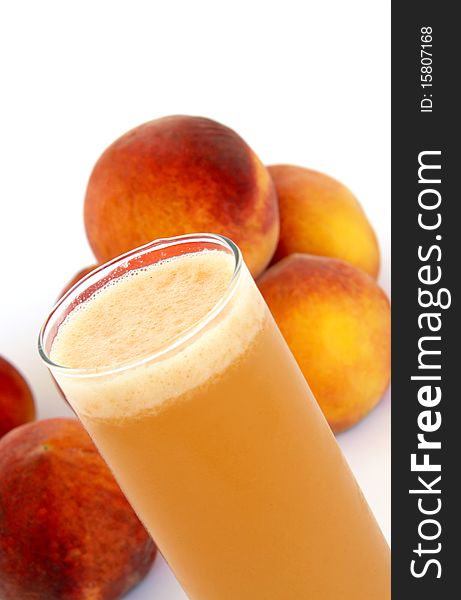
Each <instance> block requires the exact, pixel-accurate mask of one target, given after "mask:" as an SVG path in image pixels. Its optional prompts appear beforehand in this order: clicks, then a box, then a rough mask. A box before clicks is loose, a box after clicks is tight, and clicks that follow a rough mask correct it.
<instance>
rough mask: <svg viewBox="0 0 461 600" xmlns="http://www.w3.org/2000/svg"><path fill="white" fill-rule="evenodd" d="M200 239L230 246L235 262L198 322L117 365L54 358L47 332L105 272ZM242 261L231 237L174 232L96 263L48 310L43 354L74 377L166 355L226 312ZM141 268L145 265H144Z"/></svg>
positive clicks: (59, 370) (97, 374)
mask: <svg viewBox="0 0 461 600" xmlns="http://www.w3.org/2000/svg"><path fill="white" fill-rule="evenodd" d="M200 242H203V243H216V244H217V245H218V246H222V247H223V248H227V249H228V250H230V253H231V254H232V256H233V258H234V261H235V263H234V270H233V272H232V275H231V277H230V279H229V282H228V284H227V286H226V289H225V290H224V292H223V294H222V296H221V298H219V300H218V301H217V302H216V304H215V305H214V306H213V307H212V308H211V309H210V310H209V311H208V312H207V313H206V314H205V315H204V316H203V317H202V318H201V319H199V320H198V321H197V322H196V323H194V324H193V325H191V326H190V327H188V328H186V329H185V330H184V331H182V332H181V333H179V334H178V335H177V336H175V337H174V338H173V339H171V340H169V341H167V342H166V343H164V344H163V345H161V346H160V347H159V348H157V349H156V350H155V351H153V352H151V353H149V354H146V355H143V356H140V357H136V358H134V359H131V360H125V361H123V362H121V363H117V364H115V365H103V366H99V367H68V366H65V365H60V364H58V363H55V362H54V361H53V360H51V358H50V356H49V351H47V350H46V349H45V346H46V343H45V340H46V335H47V333H48V329H49V327H51V326H52V325H54V318H55V317H56V316H57V315H58V314H62V311H63V310H65V309H66V308H68V307H69V306H70V305H71V303H72V301H73V300H75V299H76V298H78V297H79V295H80V294H81V293H82V292H83V291H84V290H87V289H88V288H89V287H90V286H91V285H92V284H95V283H97V281H100V280H101V279H102V278H103V276H104V275H107V274H108V273H110V272H112V271H113V270H114V269H116V268H117V266H120V265H122V264H123V263H126V262H127V261H128V260H129V259H134V258H136V257H140V256H142V255H144V254H146V253H148V252H154V251H155V250H158V251H161V250H163V249H165V248H169V247H171V246H178V245H180V244H185V243H200ZM193 252H194V251H193V250H192V251H191V252H190V253H193ZM186 254H187V253H186ZM172 258H174V257H172ZM162 260H166V259H160V260H158V261H157V262H161V261H162ZM242 263H243V259H242V253H241V251H240V249H239V247H238V246H237V245H236V244H235V243H234V242H233V241H232V240H231V239H229V238H227V237H225V236H223V235H220V234H216V233H191V234H185V235H178V236H173V237H169V238H159V239H156V240H153V241H151V242H148V243H147V244H144V245H143V246H139V247H137V248H134V249H133V250H130V251H128V252H125V253H124V254H120V255H119V256H117V257H115V258H113V259H111V260H110V261H108V262H106V263H104V264H102V265H98V266H97V267H95V268H94V269H93V270H92V271H90V272H89V273H87V274H86V275H85V276H84V277H82V278H81V279H79V281H77V282H76V283H75V284H74V285H73V286H72V287H71V288H70V289H69V290H68V291H67V292H66V293H65V294H64V295H63V296H62V297H61V298H59V300H58V301H57V302H56V304H55V305H54V306H53V308H52V309H51V310H50V312H49V313H48V315H47V317H46V319H45V321H44V323H43V325H42V326H41V328H40V332H39V336H38V351H39V355H40V357H41V359H42V360H43V362H44V363H45V364H46V365H47V366H48V368H49V369H50V370H51V372H52V373H60V374H63V375H66V376H68V377H73V378H74V377H75V378H79V377H82V378H84V377H101V376H106V375H112V374H116V373H120V372H123V371H127V370H129V369H132V368H135V367H138V366H141V365H143V364H147V363H150V362H152V361H155V360H157V359H159V358H161V357H162V356H164V355H165V354H168V353H169V352H171V351H172V350H175V349H177V348H179V347H180V346H182V345H183V344H184V343H186V342H187V341H189V340H190V339H191V338H193V337H194V336H196V335H197V334H198V333H199V332H200V331H202V330H203V329H204V328H205V327H206V326H207V325H208V324H209V323H211V322H212V321H213V320H214V319H215V318H216V317H217V316H218V315H219V314H220V313H221V312H222V310H224V308H225V307H226V306H227V304H228V303H229V301H230V299H231V298H232V296H233V294H234V291H235V288H236V285H237V281H238V279H239V275H240V273H241V270H242ZM151 264H155V262H152V263H151ZM144 266H149V265H144ZM138 268H142V266H140V267H138ZM133 270H135V269H133ZM128 271H129V269H128V268H127V271H126V272H128ZM102 287H104V286H102ZM70 312H71V311H70ZM69 314H70V313H69ZM63 320H64V319H63ZM61 323H62V321H61ZM61 323H60V324H61Z"/></svg>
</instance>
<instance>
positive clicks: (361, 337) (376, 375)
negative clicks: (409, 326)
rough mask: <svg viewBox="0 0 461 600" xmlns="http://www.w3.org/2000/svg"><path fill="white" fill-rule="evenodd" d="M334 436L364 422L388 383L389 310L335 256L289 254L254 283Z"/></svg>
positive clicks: (366, 279) (371, 284)
mask: <svg viewBox="0 0 461 600" xmlns="http://www.w3.org/2000/svg"><path fill="white" fill-rule="evenodd" d="M258 286H259V289H260V290H261V292H262V294H263V296H264V298H265V300H266V302H267V304H268V305H269V308H270V310H271V312H272V314H273V316H274V318H275V320H276V322H277V324H278V326H279V327H280V330H281V331H282V334H283V335H284V337H285V339H286V341H287V343H288V345H289V347H290V348H291V351H292V352H293V354H294V356H295V358H296V360H297V361H298V364H299V366H300V368H301V370H302V372H303V373H304V376H305V377H306V379H307V381H308V383H309V385H310V387H311V389H312V391H313V393H314V396H315V397H316V399H317V401H318V403H319V405H320V407H321V408H322V410H323V413H324V415H325V417H326V418H327V420H328V422H329V424H330V426H331V428H332V429H333V431H334V432H340V431H342V430H344V429H346V428H348V427H350V426H351V425H353V424H354V423H356V422H357V421H359V420H360V419H361V418H362V417H364V416H365V415H366V414H367V413H368V412H369V411H370V410H371V409H372V408H373V407H374V406H375V405H376V404H377V402H378V401H379V400H380V398H381V397H382V395H383V393H384V391H385V390H386V388H387V386H388V383H389V377H390V307H389V301H388V299H387V297H386V295H385V294H384V292H383V291H382V290H381V288H380V287H379V286H378V285H377V283H376V282H375V280H374V279H373V278H371V277H370V276H369V275H367V274H366V273H364V272H363V271H361V270H359V269H356V268H355V267H353V266H352V265H350V264H348V263H346V262H344V261H341V260H338V259H333V258H324V257H318V256H309V255H306V254H292V255H291V256H289V257H287V258H284V259H283V260H281V261H280V262H278V263H277V264H275V265H274V266H273V267H271V268H270V269H268V270H267V271H266V272H265V273H264V274H263V276H262V277H261V278H260V279H259V281H258Z"/></svg>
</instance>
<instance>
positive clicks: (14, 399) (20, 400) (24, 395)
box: [0, 356, 35, 438]
mask: <svg viewBox="0 0 461 600" xmlns="http://www.w3.org/2000/svg"><path fill="white" fill-rule="evenodd" d="M34 419H35V403H34V398H33V396H32V392H31V391H30V388H29V385H28V384H27V381H26V380H25V379H24V377H23V376H22V375H21V373H20V372H19V371H18V370H17V369H16V367H14V366H13V365H12V364H11V363H10V362H8V361H7V360H6V359H5V358H3V357H2V356H0V438H1V437H2V436H3V435H5V434H6V433H8V431H10V430H11V429H14V428H15V427H18V426H19V425H23V424H24V423H28V422H29V421H33V420H34Z"/></svg>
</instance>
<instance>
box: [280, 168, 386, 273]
mask: <svg viewBox="0 0 461 600" xmlns="http://www.w3.org/2000/svg"><path fill="white" fill-rule="evenodd" d="M268 169H269V172H270V174H271V176H272V179H273V180H274V183H275V187H276V190H277V194H278V198H279V210H280V240H279V244H278V246H277V250H276V252H275V256H274V259H273V262H277V261H278V260H280V259H281V258H283V257H285V256H288V255H289V254H292V253H295V252H304V253H306V254H315V255H319V256H331V257H333V258H340V259H342V260H345V261H347V262H350V263H351V264H352V265H354V266H356V267H358V268H359V269H362V270H363V271H365V272H366V273H368V274H369V275H371V276H372V277H377V275H378V272H379V263H380V258H379V247H378V242H377V239H376V235H375V233H374V231H373V229H372V227H371V225H370V223H369V221H368V219H367V217H366V215H365V213H364V211H363V209H362V207H361V206H360V204H359V202H358V200H357V199H356V197H355V196H354V195H353V194H352V192H351V191H350V190H349V189H348V188H347V187H346V186H344V185H343V184H342V183H340V182H339V181H336V180H335V179H333V178H331V177H329V176H328V175H324V174H323V173H319V172H318V171H312V170H311V169H305V168H303V167H296V166H293V165H272V166H269V167H268Z"/></svg>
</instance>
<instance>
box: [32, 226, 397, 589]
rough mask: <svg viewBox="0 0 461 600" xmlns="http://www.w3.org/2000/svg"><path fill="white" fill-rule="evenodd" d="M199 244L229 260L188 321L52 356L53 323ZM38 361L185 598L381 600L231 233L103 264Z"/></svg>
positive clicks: (374, 544) (369, 548)
mask: <svg viewBox="0 0 461 600" xmlns="http://www.w3.org/2000/svg"><path fill="white" fill-rule="evenodd" d="M205 250H216V251H218V252H224V253H227V255H229V256H230V257H231V258H232V260H233V261H234V263H233V274H232V276H231V277H230V278H229V282H228V285H227V288H226V291H225V293H224V294H223V296H222V297H221V298H220V299H219V301H218V302H217V304H216V305H215V306H214V307H213V308H212V309H211V310H209V311H208V313H207V314H206V315H205V317H203V318H201V319H200V320H199V322H197V323H195V324H194V325H193V326H191V327H189V328H187V330H186V331H183V332H180V333H179V334H178V335H177V336H176V337H175V338H174V340H170V341H169V342H168V343H167V344H165V345H163V346H161V347H153V348H151V351H150V352H149V353H148V354H145V355H142V356H137V357H136V358H135V359H133V360H130V361H128V362H124V363H122V364H117V365H115V366H110V365H109V366H104V367H103V368H101V367H89V368H79V369H76V368H69V367H66V365H58V364H54V363H53V362H52V360H51V359H50V350H51V348H52V345H53V341H54V339H55V336H56V334H57V332H58V330H59V328H60V326H61V325H62V323H63V322H64V321H65V320H66V319H68V318H71V317H72V313H73V311H74V310H76V309H77V308H78V307H79V306H80V305H81V304H82V303H86V302H91V301H92V299H93V298H94V296H95V294H97V293H98V292H99V291H100V290H101V289H103V288H105V287H107V284H108V283H109V282H111V285H117V282H118V280H119V278H120V277H122V276H124V281H126V279H127V274H128V275H129V274H130V273H135V272H136V271H137V270H138V269H145V268H146V266H148V265H157V266H156V267H155V268H160V267H161V265H162V264H164V262H162V261H165V259H172V258H174V260H182V258H183V257H184V256H185V255H191V254H193V253H198V252H204V251H205ZM135 280H136V278H133V281H135ZM133 289H134V288H133ZM155 292H156V290H155V289H152V294H155ZM101 297H102V296H101ZM171 301H172V303H173V302H174V292H173V291H172V298H171ZM190 302H191V303H193V302H194V297H191V298H190ZM139 327H142V318H141V322H140V323H139ZM132 333H133V335H136V332H135V331H134V332H132ZM126 343H127V344H129V343H130V342H129V340H127V341H126ZM40 353H41V356H42V358H43V359H44V360H45V362H46V363H47V365H48V367H49V369H50V370H51V372H52V374H53V375H54V377H55V378H56V380H57V381H58V383H59V385H60V387H61V388H62V390H63V392H64V394H65V396H66V398H67V399H68V401H69V403H70V404H71V406H72V407H73V409H74V410H75V412H76V413H77V415H78V416H79V418H80V419H81V421H82V423H83V425H84V426H85V427H86V429H87V430H88V432H89V433H90V435H91V437H92V438H93V440H94V442H95V443H96V445H97V446H98V448H99V450H100V452H101V453H102V455H103V457H104V458H105V460H106V461H107V463H108V465H109V466H110V468H111V470H112V471H113V473H114V475H115V477H116V478H117V480H118V482H119V484H120V486H121V488H122V489H123V491H124V493H125V494H126V496H127V498H128V500H129V501H130V503H131V504H132V506H133V508H134V510H135V511H136V512H137V514H138V515H139V517H140V519H141V520H142V521H143V522H144V524H145V526H146V528H147V529H148V530H149V532H150V533H151V534H152V536H153V538H154V540H155V541H156V543H157V545H158V547H159V549H160V551H161V552H162V554H163V555H164V557H165V558H166V560H167V561H168V563H169V564H170V566H171V568H172V569H173V571H174V573H175V574H176V576H177V578H178V580H179V581H180V583H181V584H182V586H183V587H184V590H185V591H186V593H187V594H188V596H189V598H190V599H191V600H310V599H312V600H314V599H315V600H349V599H350V600H361V599H363V600H387V599H388V598H389V597H390V582H389V581H390V564H389V548H388V546H387V544H386V542H385V540H384V538H383V536H382V533H381V531H380V529H379V527H378V525H377V523H376V521H375V519H374V517H373V515H372V513H371V511H370V509H369V507H368V506H367V503H366V501H365V499H364V497H363V495H362V493H361V491H360V489H359V487H358V485H357V483H356V481H355V479H354V476H353V475H352V473H351V471H350V469H349V467H348V465H347V463H346V461H345V459H344V457H343V455H342V453H341V451H340V449H339V447H338V445H337V443H336V440H335V438H334V436H333V435H332V433H331V431H330V428H329V427H328V425H327V423H326V421H325V419H324V417H323V415H322V413H321V411H320V409H319V407H318V405H317V403H316V401H315V399H314V398H313V396H312V393H311V392H310V390H309V387H308V385H307V384H306V381H305V379H304V376H303V375H302V373H301V371H300V370H299V368H298V366H297V364H296V361H295V360H294V358H293V356H292V354H291V352H290V351H289V349H288V347H287V345H286V343H285V341H284V339H283V337H282V335H281V334H280V331H279V329H278V328H277V326H276V324H275V322H274V320H273V319H272V316H271V314H270V312H269V310H268V309H267V306H266V305H265V303H264V301H263V299H262V297H261V295H260V294H259V291H258V289H257V287H256V285H255V284H254V282H253V279H252V277H251V275H250V274H249V272H248V270H247V268H246V266H245V264H244V263H243V262H242V258H241V255H240V252H239V250H238V248H237V247H236V246H235V245H234V244H233V243H232V242H231V241H230V240H227V239H225V238H223V237H220V236H217V235H211V234H203V235H198V234H197V235H189V236H181V237H177V238H171V239H167V240H158V241H155V242H152V243H151V244H148V245H146V246H143V247H142V248H139V249H137V250H134V251H132V252H130V253H127V254H125V255H123V256H121V257H119V258H117V259H115V260H113V261H112V262H110V263H108V264H106V265H104V266H102V267H99V268H98V269H96V270H95V271H93V272H92V273H91V274H90V275H88V276H86V277H85V278H84V279H83V280H82V281H81V282H80V283H78V284H77V285H76V286H75V287H74V288H73V289H72V290H71V291H70V292H68V294H67V295H66V296H65V297H64V298H63V299H62V300H61V301H60V302H59V303H58V305H57V306H55V308H54V309H53V311H52V312H51V314H50V316H49V317H48V319H47V321H46V323H45V325H44V327H43V328H42V331H41V334H40ZM191 366H192V368H191Z"/></svg>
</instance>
